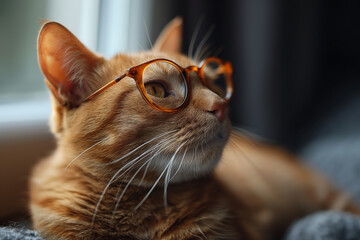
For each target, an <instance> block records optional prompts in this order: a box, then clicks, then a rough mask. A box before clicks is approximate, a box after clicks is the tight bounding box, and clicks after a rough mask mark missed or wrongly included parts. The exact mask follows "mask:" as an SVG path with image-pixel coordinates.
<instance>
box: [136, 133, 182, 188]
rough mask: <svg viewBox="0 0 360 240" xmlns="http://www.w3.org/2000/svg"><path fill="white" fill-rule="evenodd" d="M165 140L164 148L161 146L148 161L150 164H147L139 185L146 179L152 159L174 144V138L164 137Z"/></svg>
mask: <svg viewBox="0 0 360 240" xmlns="http://www.w3.org/2000/svg"><path fill="white" fill-rule="evenodd" d="M174 139H175V138H174ZM164 140H166V141H163V140H162V142H163V143H164V144H163V145H164V146H163V148H159V149H158V150H157V151H156V152H155V154H154V155H153V156H152V157H151V159H150V161H149V162H148V165H147V166H146V168H145V171H144V174H143V176H142V178H141V181H140V183H139V185H141V184H142V182H143V181H144V179H145V175H146V173H147V171H148V169H149V167H150V163H151V161H152V160H153V159H154V158H155V157H156V156H157V155H159V154H160V153H161V152H162V151H163V150H165V149H166V148H167V147H169V146H172V142H173V141H172V140H173V139H170V138H168V139H164Z"/></svg>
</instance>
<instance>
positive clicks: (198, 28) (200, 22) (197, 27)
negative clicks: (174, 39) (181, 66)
mask: <svg viewBox="0 0 360 240" xmlns="http://www.w3.org/2000/svg"><path fill="white" fill-rule="evenodd" d="M203 20H204V16H202V17H201V18H200V19H199V21H198V22H197V24H196V26H195V29H194V32H193V35H192V36H191V40H190V44H189V49H188V57H189V58H192V59H194V55H193V51H194V46H195V41H196V38H197V36H198V34H199V31H200V27H201V24H202V22H203Z"/></svg>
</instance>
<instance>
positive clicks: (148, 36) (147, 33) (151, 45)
mask: <svg viewBox="0 0 360 240" xmlns="http://www.w3.org/2000/svg"><path fill="white" fill-rule="evenodd" d="M143 20H144V27H145V32H146V37H147V40H148V41H149V44H150V47H151V49H152V48H153V44H152V42H151V39H150V35H149V30H148V27H147V25H146V21H145V19H143Z"/></svg>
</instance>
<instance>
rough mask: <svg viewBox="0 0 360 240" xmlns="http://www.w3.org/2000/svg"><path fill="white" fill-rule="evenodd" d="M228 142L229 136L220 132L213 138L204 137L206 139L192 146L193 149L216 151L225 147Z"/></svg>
mask: <svg viewBox="0 0 360 240" xmlns="http://www.w3.org/2000/svg"><path fill="white" fill-rule="evenodd" d="M226 141H227V134H226V133H225V132H224V131H219V132H218V133H217V134H216V135H214V136H211V137H204V139H202V140H199V141H197V142H194V143H192V144H191V146H190V148H191V149H204V150H208V149H214V148H219V147H223V146H224V145H225V143H226Z"/></svg>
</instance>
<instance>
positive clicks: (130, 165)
mask: <svg viewBox="0 0 360 240" xmlns="http://www.w3.org/2000/svg"><path fill="white" fill-rule="evenodd" d="M175 131H176V130H172V131H168V132H166V133H163V134H160V135H158V136H157V137H154V138H152V139H150V140H149V141H147V142H145V143H143V144H141V145H140V146H138V147H136V148H135V149H134V150H132V151H130V152H129V153H127V154H125V155H124V156H122V157H121V158H119V159H117V160H116V161H117V162H118V161H120V160H121V159H124V158H125V157H127V156H129V155H130V154H131V153H134V152H135V151H137V150H139V149H140V148H142V147H144V146H146V145H147V144H149V143H151V142H152V141H154V140H156V139H159V138H160V137H164V136H166V135H170V134H171V133H173V132H175ZM145 152H147V153H148V152H149V149H148V150H147V151H145ZM144 155H145V154H141V155H140V156H139V157H137V158H135V159H133V160H131V161H130V162H128V163H126V164H125V165H124V166H123V167H121V168H120V169H119V170H118V171H117V172H116V173H115V174H114V175H113V176H112V178H111V179H110V180H109V181H108V183H107V185H106V186H105V188H104V190H103V192H102V194H101V196H100V198H99V200H98V203H97V204H96V207H95V210H94V214H93V218H92V222H91V228H93V226H94V222H95V219H96V215H97V212H98V210H99V207H100V204H101V202H102V200H103V198H104V196H105V193H106V191H107V190H108V188H109V187H110V185H111V184H112V183H113V182H115V181H114V180H115V179H118V178H119V177H121V176H122V175H124V174H125V173H126V172H128V171H129V170H130V169H131V168H132V167H133V166H134V165H135V164H136V163H137V162H139V161H140V160H141V159H142V158H141V157H143V156H144ZM113 162H114V161H113ZM113 162H111V163H113ZM126 168H127V169H126ZM124 169H126V170H125V171H124V172H123V173H122V174H121V175H120V176H118V175H119V174H120V173H121V171H123V170H124Z"/></svg>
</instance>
